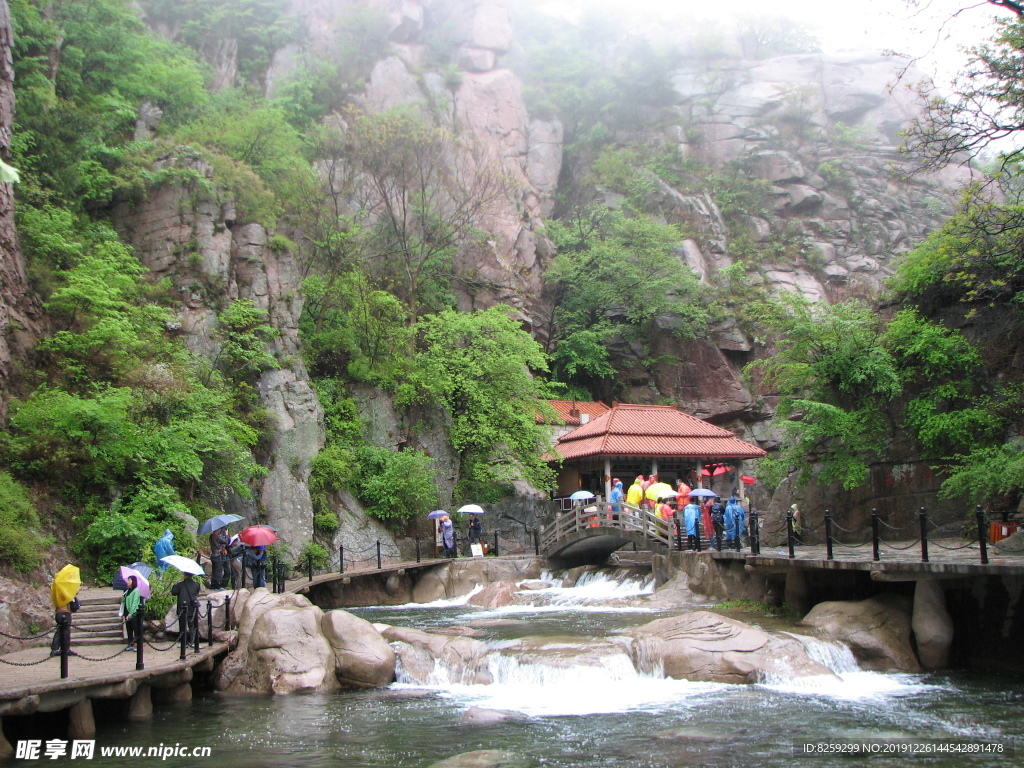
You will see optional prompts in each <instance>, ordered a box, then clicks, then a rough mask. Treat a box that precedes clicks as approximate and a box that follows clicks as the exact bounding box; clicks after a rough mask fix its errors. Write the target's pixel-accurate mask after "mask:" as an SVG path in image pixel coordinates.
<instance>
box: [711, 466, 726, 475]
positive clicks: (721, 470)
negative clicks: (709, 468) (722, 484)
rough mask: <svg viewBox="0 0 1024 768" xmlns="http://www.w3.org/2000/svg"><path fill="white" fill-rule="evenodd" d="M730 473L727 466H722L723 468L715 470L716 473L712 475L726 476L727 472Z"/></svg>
mask: <svg viewBox="0 0 1024 768" xmlns="http://www.w3.org/2000/svg"><path fill="white" fill-rule="evenodd" d="M728 471H729V468H728V467H727V466H725V465H724V464H723V465H722V466H721V467H719V468H718V469H716V470H715V471H714V472H712V473H711V474H713V475H724V474H725V473H726V472H728Z"/></svg>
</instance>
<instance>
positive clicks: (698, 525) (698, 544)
mask: <svg viewBox="0 0 1024 768" xmlns="http://www.w3.org/2000/svg"><path fill="white" fill-rule="evenodd" d="M700 521H701V513H700V512H698V513H697V522H696V526H697V527H696V531H697V536H696V537H695V538H696V540H697V551H698V552H700V551H701V546H700V539H701V536H703V535H704V531H703V530H702V529H701V524H700Z"/></svg>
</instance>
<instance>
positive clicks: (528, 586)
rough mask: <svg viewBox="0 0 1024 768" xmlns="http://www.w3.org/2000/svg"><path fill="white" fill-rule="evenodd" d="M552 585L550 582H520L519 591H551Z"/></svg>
mask: <svg viewBox="0 0 1024 768" xmlns="http://www.w3.org/2000/svg"><path fill="white" fill-rule="evenodd" d="M553 586H554V584H552V583H551V582H550V581H521V582H519V589H521V590H533V589H551V587H553Z"/></svg>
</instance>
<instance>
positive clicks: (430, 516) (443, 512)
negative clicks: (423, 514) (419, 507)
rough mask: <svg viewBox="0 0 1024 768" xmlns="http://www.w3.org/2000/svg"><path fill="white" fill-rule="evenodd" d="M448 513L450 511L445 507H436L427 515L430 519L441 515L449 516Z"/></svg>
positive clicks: (435, 518)
mask: <svg viewBox="0 0 1024 768" xmlns="http://www.w3.org/2000/svg"><path fill="white" fill-rule="evenodd" d="M447 515H448V513H447V512H445V511H444V510H443V509H435V510H434V511H433V512H431V513H430V514H429V515H427V519H428V520H437V519H438V518H439V517H447Z"/></svg>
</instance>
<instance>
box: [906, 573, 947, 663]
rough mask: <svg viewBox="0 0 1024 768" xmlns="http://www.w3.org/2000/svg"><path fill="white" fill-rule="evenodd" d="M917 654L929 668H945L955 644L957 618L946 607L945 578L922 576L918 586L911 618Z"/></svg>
mask: <svg viewBox="0 0 1024 768" xmlns="http://www.w3.org/2000/svg"><path fill="white" fill-rule="evenodd" d="M911 629H913V630H914V640H915V641H916V643H917V655H918V657H919V658H920V659H921V666H922V667H924V668H925V669H945V667H946V666H947V665H948V664H949V648H950V646H951V645H952V644H953V619H952V618H951V617H950V615H949V611H948V610H946V593H945V592H944V591H943V590H942V584H941V582H939V581H937V580H935V579H921V580H920V581H918V582H917V586H916V587H915V589H914V614H913V618H912V619H911Z"/></svg>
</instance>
